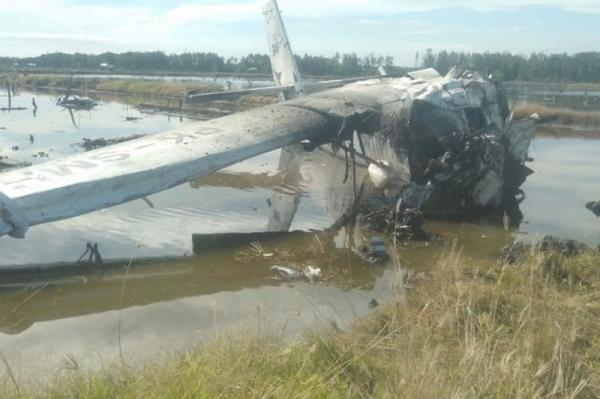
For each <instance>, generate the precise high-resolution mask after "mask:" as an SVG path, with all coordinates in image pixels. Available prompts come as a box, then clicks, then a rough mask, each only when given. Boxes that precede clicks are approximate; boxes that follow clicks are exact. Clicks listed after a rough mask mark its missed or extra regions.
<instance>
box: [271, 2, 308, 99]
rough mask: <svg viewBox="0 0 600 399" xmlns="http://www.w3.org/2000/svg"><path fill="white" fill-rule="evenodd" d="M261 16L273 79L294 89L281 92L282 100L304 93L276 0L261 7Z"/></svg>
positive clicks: (276, 82)
mask: <svg viewBox="0 0 600 399" xmlns="http://www.w3.org/2000/svg"><path fill="white" fill-rule="evenodd" d="M263 16H264V19H265V26H266V30H267V39H268V43H269V57H270V58H271V68H272V70H273V79H274V80H275V84H276V85H277V86H293V87H294V90H292V91H291V92H290V91H287V92H282V93H281V95H282V96H283V97H284V100H289V99H290V98H293V97H296V96H300V95H302V94H304V84H303V83H302V78H301V77H300V71H299V70H298V65H297V64H296V59H295V58H294V53H293V52H292V47H291V46H290V41H289V40H288V36H287V33H286V30H285V26H284V24H283V20H282V18H281V13H280V11H279V6H278V5H277V0H270V1H269V2H268V3H267V4H266V5H265V7H264V8H263Z"/></svg>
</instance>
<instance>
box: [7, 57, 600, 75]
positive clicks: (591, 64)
mask: <svg viewBox="0 0 600 399" xmlns="http://www.w3.org/2000/svg"><path fill="white" fill-rule="evenodd" d="M296 59H297V61H298V67H299V68H300V71H301V72H302V73H303V74H305V75H313V76H371V75H376V74H377V72H378V68H379V67H380V66H385V67H387V68H388V70H389V72H391V74H396V75H399V74H402V73H404V72H406V71H407V70H409V69H415V68H416V67H412V68H402V67H397V66H394V59H393V57H390V56H383V55H374V54H369V55H367V56H364V57H361V56H358V55H357V54H354V53H352V54H340V53H336V54H335V55H333V56H331V57H326V56H313V55H304V56H302V57H299V56H296ZM415 65H417V66H418V67H426V68H428V67H433V68H436V69H437V70H438V71H439V72H440V73H442V74H445V73H447V72H448V71H449V70H450V68H452V67H453V66H454V65H459V66H464V67H468V68H472V69H476V70H479V71H482V72H484V73H485V74H488V75H494V77H495V78H496V79H498V80H504V81H519V80H521V81H545V82H557V81H568V82H600V52H586V53H578V54H574V55H569V54H544V53H533V54H531V55H528V56H525V55H518V54H511V53H508V52H504V53H464V52H460V53H459V52H448V51H439V52H437V53H436V52H434V51H433V50H431V49H428V50H426V51H425V52H424V53H423V54H422V55H421V56H420V55H419V54H418V53H417V55H416V60H415ZM22 67H27V68H31V69H35V68H38V69H47V70H62V71H69V70H70V71H73V70H78V71H98V70H106V71H113V72H128V73H152V72H163V73H180V74H185V73H196V74H201V73H238V74H239V73H258V74H265V75H268V74H270V73H271V65H270V62H269V57H268V56H267V55H265V54H248V55H246V56H243V57H240V58H237V57H229V58H225V57H222V56H220V55H218V54H216V53H210V52H209V53H206V52H203V53H183V54H165V53H163V52H160V51H153V52H127V53H120V54H115V53H104V54H98V55H95V54H79V53H78V54H65V53H52V54H44V55H41V56H39V57H30V58H11V57H0V68H1V69H3V70H6V69H11V68H12V69H20V68H22Z"/></svg>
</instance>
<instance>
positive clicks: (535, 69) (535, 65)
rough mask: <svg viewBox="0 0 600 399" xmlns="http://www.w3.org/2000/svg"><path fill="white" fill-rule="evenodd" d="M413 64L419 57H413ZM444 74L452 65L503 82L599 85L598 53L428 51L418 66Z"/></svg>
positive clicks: (599, 56)
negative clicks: (529, 53)
mask: <svg viewBox="0 0 600 399" xmlns="http://www.w3.org/2000/svg"><path fill="white" fill-rule="evenodd" d="M416 58H417V60H418V59H419V55H418V54H417V56H416ZM420 64H421V66H422V67H426V68H429V67H432V68H435V69H437V70H438V71H439V72H440V73H442V74H446V73H447V72H448V71H449V70H450V69H451V68H452V67H453V66H454V65H459V66H463V67H468V68H472V69H475V70H478V71H481V72H483V73H485V74H486V75H493V76H494V78H495V79H498V80H503V81H532V82H559V81H560V82H586V83H588V82H600V52H585V53H578V54H574V55H569V54H544V53H533V54H531V55H529V56H524V55H515V54H511V53H507V52H504V53H462V52H461V53H458V52H448V51H440V52H437V53H435V52H433V50H431V49H428V50H427V51H426V52H425V53H424V55H423V58H422V60H421V62H420Z"/></svg>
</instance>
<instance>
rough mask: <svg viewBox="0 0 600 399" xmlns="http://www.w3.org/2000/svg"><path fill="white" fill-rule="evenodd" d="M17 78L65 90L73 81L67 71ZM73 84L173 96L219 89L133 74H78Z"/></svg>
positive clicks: (34, 85)
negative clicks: (126, 76)
mask: <svg viewBox="0 0 600 399" xmlns="http://www.w3.org/2000/svg"><path fill="white" fill-rule="evenodd" d="M14 81H15V83H16V84H17V85H18V86H21V87H27V88H33V89H53V90H62V91H64V90H66V89H67V87H68V86H69V84H70V77H68V76H64V75H63V76H61V75H22V76H19V77H18V78H16V79H15V80H14ZM72 88H73V90H75V91H77V92H84V93H85V92H90V93H115V94H135V95H146V96H157V97H173V98H183V97H184V96H185V94H186V92H187V91H188V90H198V91H202V92H208V91H215V90H218V88H217V87H216V86H213V85H209V84H197V83H189V82H174V81H164V80H144V79H133V78H132V79H110V78H85V79H83V78H75V79H73V82H72Z"/></svg>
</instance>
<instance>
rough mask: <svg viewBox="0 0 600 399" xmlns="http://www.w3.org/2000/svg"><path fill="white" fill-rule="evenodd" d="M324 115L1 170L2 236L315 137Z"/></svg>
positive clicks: (289, 112)
mask: <svg viewBox="0 0 600 399" xmlns="http://www.w3.org/2000/svg"><path fill="white" fill-rule="evenodd" d="M326 127H327V118H326V116H324V115H323V114H322V113H318V112H314V111H311V110H307V109H302V108H298V107H290V106H286V105H285V104H277V105H273V106H268V107H264V108H260V109H256V110H252V111H247V112H242V113H238V114H234V115H229V116H225V117H222V118H218V119H214V120H211V121H207V122H199V123H194V124H190V125H188V126H185V127H182V128H179V129H176V130H172V131H168V132H165V133H160V134H156V135H152V136H148V137H144V138H141V139H137V140H132V141H129V142H125V143H121V144H117V145H114V146H110V147H106V148H103V149H100V150H96V151H90V152H86V153H83V154H79V155H75V156H71V157H67V158H64V159H59V160H55V161H50V162H47V163H44V164H40V165H36V166H32V167H29V168H24V169H19V170H15V171H9V172H6V173H2V174H0V211H1V213H0V235H3V234H8V233H9V234H11V235H13V236H17V237H18V236H23V234H24V233H25V231H26V230H27V227H28V226H32V225H37V224H41V223H47V222H50V221H54V220H59V219H65V218H69V217H73V216H77V215H81V214H84V213H87V212H91V211H94V210H98V209H101V208H105V207H108V206H112V205H117V204H120V203H123V202H127V201H130V200H133V199H137V198H141V197H144V196H147V195H150V194H153V193H157V192H160V191H163V190H166V189H168V188H170V187H173V186H176V185H179V184H182V183H184V182H187V181H189V180H191V179H193V178H195V177H199V176H203V175H206V174H210V173H213V172H215V171H217V170H219V169H221V168H224V167H226V166H229V165H232V164H234V163H237V162H240V161H243V160H245V159H248V158H251V157H253V156H256V155H260V154H263V153H265V152H268V151H272V150H274V149H277V148H280V147H282V146H286V145H289V144H293V143H295V142H298V141H299V140H303V139H310V138H314V137H315V135H317V134H320V133H323V131H324V129H325V128H326Z"/></svg>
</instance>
